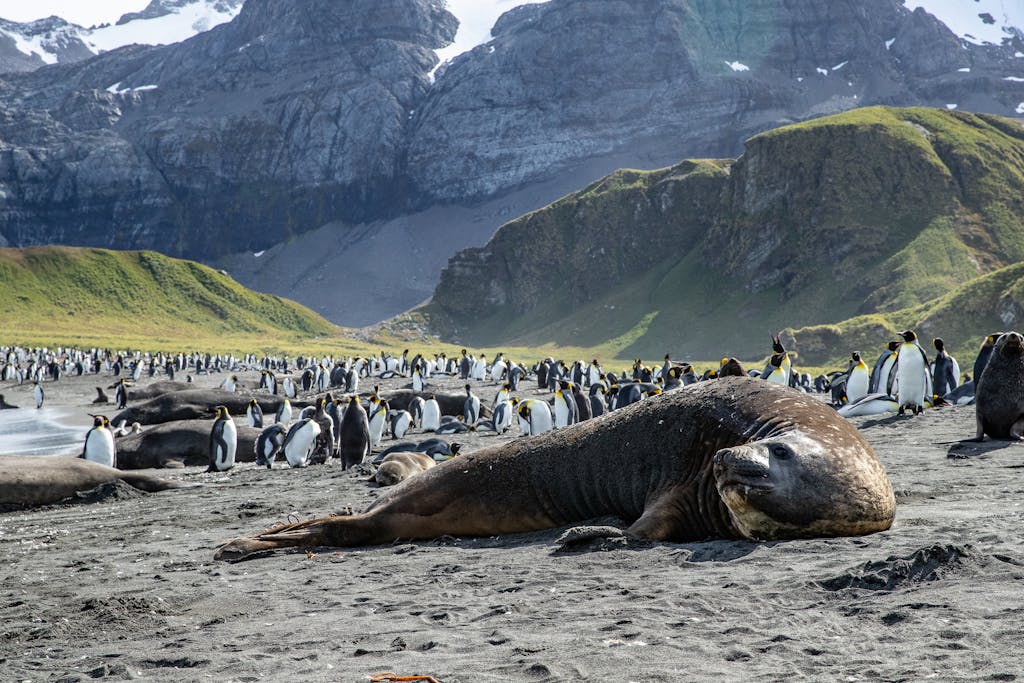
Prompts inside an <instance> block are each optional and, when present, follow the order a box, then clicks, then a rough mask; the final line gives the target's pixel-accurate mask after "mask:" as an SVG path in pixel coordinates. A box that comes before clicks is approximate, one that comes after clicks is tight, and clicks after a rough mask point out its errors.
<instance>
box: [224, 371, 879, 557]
mask: <svg viewBox="0 0 1024 683" xmlns="http://www.w3.org/2000/svg"><path fill="white" fill-rule="evenodd" d="M895 510H896V501H895V498H894V496H893V492H892V485H891V484H890V482H889V478H888V476H887V475H886V473H885V469H884V468H883V467H882V464H881V462H879V460H878V457H877V456H876V455H875V452H874V451H873V450H872V448H871V446H870V445H869V444H868V443H867V441H866V440H865V439H864V437H863V436H861V434H860V433H859V432H858V431H857V429H856V428H855V427H853V426H851V425H850V424H849V423H848V422H847V421H846V420H844V419H843V418H841V417H839V416H838V415H836V413H835V411H834V410H832V409H831V408H830V407H828V406H827V405H825V404H824V403H822V402H820V401H817V400H815V399H813V398H810V397H808V396H806V395H804V394H802V393H800V392H796V391H793V390H791V389H789V388H786V387H780V386H775V385H772V384H771V383H769V382H765V381H763V380H760V379H751V378H747V377H727V378H725V379H721V380H718V381H716V382H705V383H701V384H695V385H691V386H689V387H686V388H683V389H681V390H679V391H677V392H673V393H671V394H665V395H662V396H659V397H657V398H654V399H652V400H648V401H641V402H640V403H637V404H634V405H631V406H629V407H628V408H625V409H622V410H618V411H614V412H612V413H609V414H608V415H604V416H602V417H599V418H595V419H593V420H588V421H587V422H583V423H580V424H578V425H575V426H574V427H571V428H568V429H560V430H558V431H557V432H551V433H548V434H544V435H541V436H537V437H529V438H523V439H519V440H517V441H514V442H512V443H508V444H503V445H500V446H494V447H490V448H485V449H482V450H479V451H477V452H475V453H470V454H469V455H464V456H459V457H458V458H455V459H453V460H449V461H447V462H444V463H441V464H440V465H438V466H437V467H434V468H433V469H431V470H430V471H428V472H424V473H422V474H419V475H417V476H415V477H413V478H412V479H411V480H409V481H407V482H405V483H404V484H402V485H401V486H399V487H397V488H394V489H391V490H390V491H389V492H387V493H385V494H384V495H382V496H381V497H380V498H378V499H377V500H376V501H375V502H374V503H373V504H372V505H370V507H369V508H367V509H366V511H365V512H363V513H361V514H357V515H352V516H346V517H325V518H320V519H313V520H309V521H306V522H300V523H298V524H290V525H285V526H281V527H277V528H275V529H272V530H270V531H269V532H267V533H264V534H261V535H259V536H256V537H254V538H239V539H235V540H233V541H231V542H229V543H227V544H226V545H224V546H223V547H221V548H220V550H218V551H217V555H216V557H217V558H218V559H222V560H232V561H233V560H240V559H243V558H245V557H246V556H249V555H252V554H255V553H263V552H266V551H269V550H273V549H276V548H284V547H289V546H301V547H309V546H320V545H323V546H356V545H372V544H381V543H388V542H391V541H394V540H395V539H398V538H403V539H424V538H434V537H437V536H441V535H445V534H448V535H466V536H492V535H497V534H510V533H518V532H524V531H533V530H537V529H547V528H553V527H558V526H564V525H568V524H573V523H576V522H582V521H584V520H589V519H593V518H596V517H602V516H606V515H615V516H618V517H620V518H621V519H624V520H627V521H629V522H631V526H630V527H629V528H628V529H627V530H626V533H628V534H631V535H633V536H637V537H641V538H646V539H652V540H666V541H693V540H701V539H708V538H749V539H756V540H769V539H784V538H806V537H822V536H852V535H860V534H869V533H873V532H876V531H883V530H885V529H888V528H889V527H890V526H891V524H892V520H893V517H894V515H895Z"/></svg>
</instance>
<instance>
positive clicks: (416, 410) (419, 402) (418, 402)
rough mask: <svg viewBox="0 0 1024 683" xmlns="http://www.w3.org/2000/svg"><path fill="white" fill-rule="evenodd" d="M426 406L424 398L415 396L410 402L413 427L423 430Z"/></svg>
mask: <svg viewBox="0 0 1024 683" xmlns="http://www.w3.org/2000/svg"><path fill="white" fill-rule="evenodd" d="M424 405H426V401H424V400H423V397H422V396H413V397H412V400H411V401H409V415H410V416H411V417H412V426H413V427H420V428H422V426H423V407H424Z"/></svg>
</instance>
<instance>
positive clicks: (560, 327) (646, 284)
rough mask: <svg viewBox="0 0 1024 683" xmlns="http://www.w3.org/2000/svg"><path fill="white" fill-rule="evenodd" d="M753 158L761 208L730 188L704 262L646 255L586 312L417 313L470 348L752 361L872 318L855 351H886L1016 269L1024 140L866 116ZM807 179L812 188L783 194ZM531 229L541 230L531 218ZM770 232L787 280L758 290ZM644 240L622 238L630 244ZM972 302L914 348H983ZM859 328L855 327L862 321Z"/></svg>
mask: <svg viewBox="0 0 1024 683" xmlns="http://www.w3.org/2000/svg"><path fill="white" fill-rule="evenodd" d="M752 149H753V150H754V151H753V152H751V153H750V156H751V157H753V156H757V157H758V159H757V160H756V161H757V162H759V163H761V164H762V167H761V168H760V170H757V169H751V168H750V165H751V164H753V163H754V161H755V160H753V159H748V160H747V162H748V167H747V169H746V171H744V170H743V167H742V166H741V165H740V164H739V163H738V165H737V167H738V168H739V170H737V167H734V171H733V173H734V175H736V174H738V173H742V172H745V173H747V177H755V176H756V175H757V174H760V178H755V180H754V185H753V186H755V190H757V191H759V192H760V193H761V197H768V198H769V199H768V200H767V201H763V202H761V203H758V202H757V201H754V199H752V198H751V196H750V187H751V186H752V185H751V184H749V183H745V184H744V185H743V186H742V187H740V188H735V187H734V188H732V190H731V191H732V192H733V193H734V196H732V197H727V198H726V201H724V202H723V205H724V208H723V215H722V216H720V219H719V221H718V223H716V227H715V230H714V231H713V232H714V233H717V234H712V235H711V236H710V237H709V241H708V242H707V243H706V244H705V246H704V248H703V249H694V248H690V249H683V248H681V249H680V250H679V254H680V255H671V256H668V257H667V258H664V256H665V254H664V253H657V252H652V253H651V258H650V265H649V266H648V267H646V268H644V269H642V270H638V272H637V273H636V274H635V276H633V277H627V278H625V279H624V281H622V282H620V283H617V284H616V285H615V286H614V287H613V288H611V289H609V290H608V291H605V292H601V293H599V294H598V295H597V296H593V297H591V298H589V299H588V300H586V301H584V302H582V303H575V304H574V303H573V302H572V301H569V300H567V298H565V297H563V296H559V295H557V294H548V295H547V296H543V297H537V299H536V300H537V302H538V303H537V305H536V306H535V307H534V308H532V310H527V311H525V312H522V311H520V312H515V311H510V310H507V309H506V310H503V309H501V308H486V309H485V310H487V311H489V312H491V314H490V315H487V316H484V317H479V316H473V317H468V316H467V317H462V316H458V315H456V316H455V317H454V318H448V319H447V320H446V321H445V322H444V324H441V325H436V324H434V320H432V318H434V317H437V318H442V317H444V316H446V315H450V313H451V312H450V311H448V310H445V308H444V306H443V305H439V304H438V302H437V301H436V299H435V302H434V303H433V304H432V305H429V306H428V307H426V308H425V309H424V310H423V311H422V312H421V315H423V316H424V317H425V318H427V319H428V320H429V321H430V324H431V326H432V327H433V328H434V329H439V328H445V327H447V328H448V329H450V330H452V329H457V330H458V332H457V337H458V338H461V339H465V340H466V341H467V342H468V343H474V344H488V345H493V344H496V343H498V342H499V341H501V340H504V341H506V342H507V343H508V342H511V343H515V344H520V345H527V346H536V345H541V344H548V345H570V344H575V345H579V346H587V347H591V348H596V349H599V350H600V351H601V353H602V355H603V356H604V357H619V358H630V357H635V356H641V357H645V358H658V357H660V356H661V355H662V354H664V353H665V352H671V353H672V354H673V356H674V357H687V356H689V357H697V358H715V357H718V356H721V355H736V356H739V357H745V358H757V357H760V356H761V355H762V353H763V351H764V350H765V346H766V344H765V340H766V339H767V336H768V334H769V332H771V331H774V330H778V329H781V328H783V327H792V328H799V327H804V326H808V325H813V324H815V323H833V324H834V323H839V322H840V321H843V320H847V319H850V318H854V317H856V316H858V314H862V313H865V312H878V313H879V314H880V315H879V317H877V318H875V320H877V321H883V320H884V321H885V325H884V326H883V327H879V328H876V330H875V333H876V336H878V337H879V338H878V339H876V340H874V341H872V342H871V343H869V340H868V339H867V338H865V339H864V341H863V346H864V348H865V349H871V348H873V347H874V346H875V345H877V346H881V344H884V342H885V340H886V339H888V338H889V337H888V336H887V335H889V333H890V332H891V331H892V329H891V328H892V327H893V326H897V327H899V328H900V329H904V328H905V327H908V326H913V325H911V324H910V323H911V322H913V318H914V316H913V315H911V314H909V313H907V311H908V310H911V311H917V312H918V313H917V315H918V316H919V317H920V319H921V320H923V321H925V322H926V323H927V322H928V320H930V318H927V317H925V316H924V315H923V313H921V311H924V310H925V309H928V310H930V309H931V308H933V307H935V306H936V305H938V302H936V301H934V300H935V299H936V298H940V299H941V298H943V295H945V294H946V293H948V292H951V291H952V290H953V289H954V288H956V287H957V286H958V285H960V284H961V283H964V282H967V281H969V280H972V279H973V278H976V277H978V276H979V275H981V274H983V273H986V272H990V271H993V270H995V269H998V268H1002V267H1005V266H1007V265H1009V264H1012V263H1014V262H1015V261H1017V260H1021V259H1022V258H1024V199H1022V198H1024V129H1022V128H1021V127H1020V126H1019V124H1017V123H1015V122H1011V121H1007V120H1004V119H999V118H998V117H989V116H977V115H972V114H965V113H961V112H948V111H943V110H934V109H926V108H913V109H890V108H883V107H871V108H865V109H858V110H854V111H851V112H847V113H845V114H841V115H838V116H833V117H826V118H822V119H816V120H813V121H808V122H804V123H800V124H796V125H793V126H786V127H784V128H780V129H777V130H774V131H770V132H767V133H764V134H762V135H759V136H757V137H756V138H753V139H752V140H751V141H750V142H749V143H748V151H750V150H752ZM742 161H743V160H742V159H741V162H742ZM767 161H771V164H772V165H766V162H767ZM642 173H643V172H636V171H630V172H629V174H630V175H629V178H628V179H629V181H630V183H622V182H610V181H611V180H615V178H614V177H610V178H609V182H604V181H602V182H599V183H595V184H594V185H592V186H591V187H589V188H587V189H586V190H584V191H582V192H581V193H579V194H577V195H571V196H569V197H567V198H564V199H562V200H560V202H559V203H558V206H557V212H558V214H557V215H564V216H566V217H568V218H567V222H566V224H564V225H563V224H561V223H560V222H559V221H555V222H557V223H559V228H560V233H561V232H566V231H568V232H570V233H575V234H577V235H581V234H582V235H585V234H587V230H588V226H587V225H582V224H578V223H577V224H573V223H571V221H572V220H573V216H576V215H578V214H575V213H574V212H573V211H572V210H571V209H572V206H573V205H574V203H580V204H583V203H586V204H588V205H591V206H593V205H594V204H595V202H597V201H599V200H602V199H603V201H606V202H608V203H609V204H610V205H611V206H614V205H615V202H617V201H619V198H620V196H622V195H621V192H620V190H621V186H622V185H629V184H633V185H635V184H641V185H642V184H644V181H643V180H642V178H641V177H640V174H642ZM650 173H651V174H652V177H656V176H657V174H661V173H663V171H652V172H650ZM624 179H625V178H622V180H624ZM809 180H813V181H814V182H813V186H811V187H807V186H804V187H800V186H796V187H794V186H792V185H791V184H790V183H796V182H807V181H809ZM758 184H760V185H758ZM744 192H745V193H746V195H744ZM773 202H774V203H773ZM751 206H753V207H754V208H753V209H751V208H750V207H751ZM551 208H552V209H555V208H556V207H551ZM541 211H542V212H544V211H547V210H546V209H544V210H541ZM609 213H610V211H609ZM620 215H621V214H620ZM555 217H557V216H556V215H555V214H554V213H553V214H552V219H553V218H555ZM531 220H532V222H533V223H536V222H538V218H537V216H534V217H532V218H531ZM773 221H774V222H775V223H776V224H777V225H778V226H779V228H778V229H779V230H780V231H781V233H780V234H781V237H782V241H783V244H784V245H785V247H786V248H785V249H784V250H781V251H780V252H779V255H778V256H777V260H778V263H777V264H773V263H768V264H767V265H766V266H764V267H763V269H764V270H768V271H769V272H770V270H771V268H773V267H775V268H777V269H778V270H779V271H780V272H783V273H784V274H785V273H787V272H795V273H796V275H795V277H788V276H787V277H783V278H779V281H778V282H776V283H774V284H770V285H769V286H758V287H753V288H751V287H750V285H749V283H750V279H749V273H748V272H745V271H744V267H745V266H746V265H747V263H748V262H749V260H750V257H749V255H750V254H753V253H755V252H756V247H757V241H758V239H761V238H759V235H760V234H762V233H763V230H764V226H765V225H768V224H771V223H772V222H773ZM516 223H519V221H517V222H516ZM723 226H724V227H723ZM514 227H515V224H509V226H506V228H503V231H504V230H506V229H508V228H514ZM647 229H648V228H647V227H646V226H643V225H636V226H632V225H628V224H625V225H623V226H622V230H624V231H633V232H636V233H637V234H643V231H644V230H647ZM716 237H717V238H718V240H719V241H718V242H717V243H716V241H715V239H716ZM505 238H506V239H511V237H510V236H509V235H505ZM577 239H578V238H577ZM491 246H492V245H488V248H491ZM688 246H691V247H692V246H694V245H692V244H691V245H688ZM723 249H724V250H727V249H733V250H735V251H736V253H737V254H739V255H740V256H739V257H737V258H735V259H734V261H732V262H730V261H729V254H727V255H726V256H725V259H724V260H725V263H724V264H723V263H715V261H716V258H715V255H716V254H717V253H718V252H719V250H723ZM659 256H661V257H663V258H660V259H659V258H658V257H659ZM719 260H721V259H719ZM794 263H795V264H796V265H794ZM787 269H789V271H787ZM962 296H964V297H966V298H967V299H970V297H971V296H972V295H971V293H970V292H966V293H963V295H962ZM965 305H966V307H965V308H964V309H962V310H963V311H967V312H968V314H967V316H966V318H964V316H963V313H961V318H963V321H962V323H963V324H961V321H960V320H959V319H958V320H956V321H954V320H953V318H952V317H951V316H945V317H942V318H937V319H936V321H935V329H934V331H930V332H929V331H927V330H922V337H923V336H925V334H926V333H927V334H938V335H940V336H944V337H946V338H947V342H948V343H950V344H952V345H953V348H956V347H957V345H958V344H963V343H968V342H967V340H968V338H972V339H973V337H977V338H979V339H980V337H981V336H983V335H984V333H986V332H988V331H991V330H990V329H989V328H990V327H991V326H992V321H993V320H996V321H998V320H999V318H998V316H996V317H995V318H993V316H992V315H985V316H982V315H980V314H979V315H974V314H973V313H970V312H971V311H974V310H977V305H976V303H974V302H972V303H971V304H969V305H967V304H965ZM477 310H479V309H477ZM890 313H891V315H890ZM908 316H909V317H908ZM858 320H860V321H861V322H860V323H857V325H856V326H857V327H858V329H862V328H863V325H866V324H867V321H869V320H871V318H858ZM904 320H906V321H908V322H907V323H906V324H904V323H903V322H899V323H897V322H896V321H904ZM862 323H863V325H862ZM880 324H881V323H880ZM1001 324H1002V323H1001V322H1000V325H1001ZM900 325H902V326H900ZM947 325H949V326H951V327H948V328H947ZM961 327H962V328H964V329H962V330H961V329H960V328H961ZM997 327H998V326H997ZM863 329H867V328H863ZM947 329H948V331H947ZM803 338H804V340H805V341H806V340H809V339H810V337H809V336H807V335H804V337H803ZM847 341H848V340H847ZM929 341H930V340H929ZM973 344H974V342H973V341H971V342H969V343H968V345H969V346H970V348H972V349H973ZM847 346H849V344H847V343H840V344H839V345H838V347H837V348H836V349H835V351H834V352H833V351H827V352H826V351H824V350H820V351H819V350H810V351H809V356H810V357H813V358H814V359H816V360H815V363H816V364H817V363H825V362H833V361H838V360H841V359H842V358H845V357H848V353H849V350H852V348H851V349H847V348H846V347H847ZM865 352H866V353H868V351H865Z"/></svg>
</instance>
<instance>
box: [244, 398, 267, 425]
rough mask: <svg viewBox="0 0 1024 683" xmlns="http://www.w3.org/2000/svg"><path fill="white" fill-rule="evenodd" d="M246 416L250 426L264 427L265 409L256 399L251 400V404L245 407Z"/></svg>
mask: <svg viewBox="0 0 1024 683" xmlns="http://www.w3.org/2000/svg"><path fill="white" fill-rule="evenodd" d="M245 417H246V419H247V420H248V421H249V426H250V427H256V428H258V429H263V409H262V408H260V404H259V402H258V401H257V400H256V399H252V400H251V401H249V405H247V406H246V407H245Z"/></svg>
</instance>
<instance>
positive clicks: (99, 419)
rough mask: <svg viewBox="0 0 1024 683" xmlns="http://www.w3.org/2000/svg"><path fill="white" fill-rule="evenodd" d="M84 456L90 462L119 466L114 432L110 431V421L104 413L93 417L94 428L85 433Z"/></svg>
mask: <svg viewBox="0 0 1024 683" xmlns="http://www.w3.org/2000/svg"><path fill="white" fill-rule="evenodd" d="M82 457H83V458H85V459H86V460H88V461H89V462H98V463H99V464H101V465H106V466H107V467H117V447H116V446H115V445H114V434H113V432H111V431H110V422H109V421H108V420H107V418H106V417H104V416H103V415H97V416H96V417H94V418H93V420H92V429H90V430H89V431H88V432H87V433H86V435H85V447H84V448H83V449H82Z"/></svg>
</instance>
